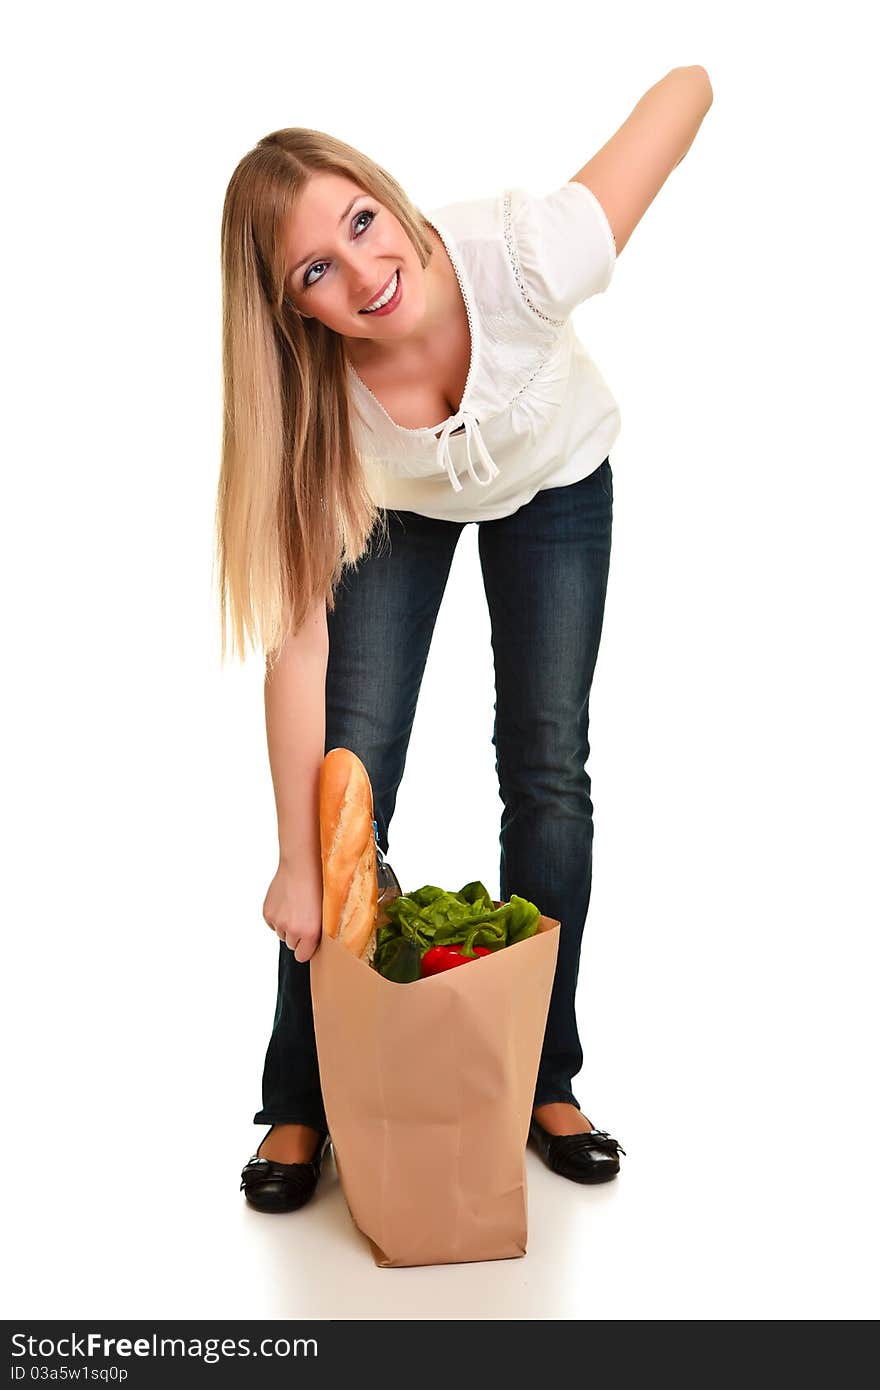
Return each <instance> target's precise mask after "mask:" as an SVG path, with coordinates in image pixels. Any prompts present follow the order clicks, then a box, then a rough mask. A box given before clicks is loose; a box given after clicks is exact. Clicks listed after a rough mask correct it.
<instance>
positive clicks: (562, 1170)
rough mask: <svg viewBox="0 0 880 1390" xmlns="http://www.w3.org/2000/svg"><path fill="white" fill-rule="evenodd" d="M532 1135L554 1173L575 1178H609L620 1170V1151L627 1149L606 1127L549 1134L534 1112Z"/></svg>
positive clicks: (600, 1179) (583, 1180)
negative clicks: (578, 1132)
mask: <svg viewBox="0 0 880 1390" xmlns="http://www.w3.org/2000/svg"><path fill="white" fill-rule="evenodd" d="M529 1139H530V1140H531V1142H532V1143H533V1144H534V1146H535V1148H536V1149H537V1150H538V1153H539V1154H540V1155H541V1157H542V1158H543V1160H544V1162H545V1163H546V1164H547V1167H548V1168H551V1169H552V1170H553V1172H554V1173H559V1174H560V1175H561V1176H562V1177H563V1178H571V1180H572V1182H608V1181H609V1179H610V1178H616V1177H617V1174H618V1173H619V1172H620V1159H619V1158H618V1156H617V1155H618V1154H619V1153H622V1154H625V1153H626V1149H622V1148H621V1147H620V1145H619V1144H618V1142H617V1140H616V1139H612V1138H611V1135H610V1134H608V1133H607V1131H606V1130H604V1129H591V1130H589V1131H588V1132H587V1133H586V1134H550V1133H549V1132H548V1131H547V1130H546V1129H544V1127H543V1126H542V1125H539V1124H538V1121H537V1120H536V1119H535V1117H534V1115H533V1116H532V1122H531V1125H530V1126H529Z"/></svg>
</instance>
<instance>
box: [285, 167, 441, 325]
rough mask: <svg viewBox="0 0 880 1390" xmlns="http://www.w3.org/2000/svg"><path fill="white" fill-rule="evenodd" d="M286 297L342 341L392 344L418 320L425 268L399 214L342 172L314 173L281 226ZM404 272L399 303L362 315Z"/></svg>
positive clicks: (397, 297) (423, 301) (423, 296)
mask: <svg viewBox="0 0 880 1390" xmlns="http://www.w3.org/2000/svg"><path fill="white" fill-rule="evenodd" d="M283 237H284V255H285V261H284V264H285V267H286V272H287V273H286V280H285V286H286V291H287V295H288V297H289V298H290V299H291V300H292V301H293V303H294V304H295V305H296V307H297V308H298V309H299V311H300V313H302V314H303V315H305V316H306V317H309V318H316V319H319V320H320V321H321V323H324V324H326V325H327V327H328V328H332V329H333V331H334V332H336V333H339V334H340V335H341V336H343V337H344V338H363V339H373V340H374V341H376V342H389V343H390V342H395V341H397V340H399V339H402V338H405V337H406V336H407V335H408V334H409V333H411V332H412V331H413V329H414V328H415V327H416V326H417V325H418V324H419V322H420V321H421V319H422V317H423V315H424V313H425V305H426V289H425V272H424V270H423V269H422V266H421V263H420V261H419V258H418V256H417V255H416V251H415V247H414V246H413V244H412V242H411V241H410V239H409V237H408V236H407V234H406V232H405V231H404V229H403V227H402V226H401V224H400V222H398V220H397V218H396V217H395V216H394V214H393V213H392V212H391V211H390V210H389V209H388V208H386V207H385V206H383V204H382V203H380V202H378V201H377V199H375V198H373V197H371V196H370V194H368V193H364V191H363V190H362V189H361V188H360V187H359V185H358V184H356V183H353V182H352V181H351V180H350V179H348V178H344V177H342V176H341V175H339V174H328V173H320V174H313V175H312V176H311V177H310V178H309V180H308V183H307V184H306V185H305V187H304V189H303V191H302V193H301V195H300V198H299V201H298V203H297V206H296V208H295V209H294V210H293V212H292V213H291V214H290V217H289V218H288V222H287V225H286V226H285V227H284V229H283ZM395 271H397V272H399V277H398V278H399V283H398V287H397V290H396V294H395V304H396V307H391V309H390V312H387V311H386V312H385V313H380V314H376V313H368V312H364V311H365V310H366V308H367V306H368V305H370V304H373V303H374V302H375V301H376V300H377V299H379V298H381V297H383V296H384V295H385V294H386V290H387V288H388V287H389V283H390V284H391V287H392V288H393V280H392V277H393V275H394V272H395Z"/></svg>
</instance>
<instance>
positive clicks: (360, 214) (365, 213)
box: [303, 208, 378, 290]
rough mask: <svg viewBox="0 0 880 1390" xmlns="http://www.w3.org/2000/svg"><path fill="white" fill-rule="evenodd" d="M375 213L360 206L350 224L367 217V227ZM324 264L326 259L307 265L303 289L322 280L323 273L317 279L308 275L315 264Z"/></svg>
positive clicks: (360, 233)
mask: <svg viewBox="0 0 880 1390" xmlns="http://www.w3.org/2000/svg"><path fill="white" fill-rule="evenodd" d="M377 215H378V214H377V213H376V212H374V211H373V209H372V208H361V210H360V212H358V213H355V215H354V217H353V218H352V223H351V225H352V226H354V225H355V223H356V222H359V221H360V220H361V218H362V217H368V218H369V219H370V221H369V222H368V223H367V227H369V226H370V224H371V223H372V222H374V221H375V219H376V217H377ZM367 227H364V229H363V230H364V232H365V231H366V230H367ZM357 235H358V236H362V235H363V232H358V233H357ZM326 264H327V262H326V261H314V262H313V264H312V265H310V266H309V268H308V270H307V271H306V273H305V275H304V276H303V289H304V290H310V289H311V288H312V285H317V284H318V283H319V281H320V280H323V278H324V277H323V275H321V276H319V277H318V279H317V280H310V279H309V276H310V275H311V273H312V271H313V270H314V269H315V267H316V266H319V265H326Z"/></svg>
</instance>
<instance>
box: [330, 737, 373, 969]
mask: <svg viewBox="0 0 880 1390" xmlns="http://www.w3.org/2000/svg"><path fill="white" fill-rule="evenodd" d="M319 807H320V821H321V868H322V874H323V887H324V901H323V909H322V922H321V925H322V931H324V932H326V933H327V935H328V936H335V937H336V938H337V940H338V941H339V942H340V943H341V944H342V945H343V946H345V948H346V949H347V950H349V951H351V952H352V954H353V955H355V956H358V957H360V958H361V959H362V960H366V961H367V962H369V960H370V958H371V956H372V952H373V950H375V945H376V919H377V908H378V901H379V884H378V878H377V875H376V840H375V834H374V831H373V789H372V787H371V786H370V779H369V776H368V775H367V769H366V768H365V767H364V765H363V763H362V762H361V760H360V758H358V757H357V755H356V754H354V753H352V752H351V750H350V749H348V748H333V749H331V750H330V752H329V753H328V754H327V755H326V757H325V758H324V761H323V763H322V764H321V774H320V783H319Z"/></svg>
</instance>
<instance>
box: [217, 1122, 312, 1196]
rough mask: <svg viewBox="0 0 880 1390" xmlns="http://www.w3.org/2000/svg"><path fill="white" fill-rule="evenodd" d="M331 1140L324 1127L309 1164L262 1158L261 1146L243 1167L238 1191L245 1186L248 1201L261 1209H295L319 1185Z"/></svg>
mask: <svg viewBox="0 0 880 1390" xmlns="http://www.w3.org/2000/svg"><path fill="white" fill-rule="evenodd" d="M329 1143H330V1135H329V1134H328V1133H327V1132H326V1130H324V1131H322V1132H321V1134H320V1137H319V1139H318V1143H317V1145H316V1147H315V1152H314V1155H313V1156H312V1158H311V1159H310V1160H309V1162H308V1163H276V1162H275V1160H274V1159H273V1158H260V1157H259V1149H258V1151H257V1153H255V1154H254V1156H253V1157H252V1158H249V1159H248V1161H247V1163H246V1164H245V1166H244V1167H243V1168H242V1170H241V1187H239V1192H240V1191H241V1190H242V1188H243V1189H244V1195H245V1197H246V1199H247V1201H248V1202H249V1203H250V1205H251V1206H252V1207H256V1208H257V1210H258V1211H296V1210H297V1208H298V1207H302V1206H305V1204H306V1202H307V1201H308V1200H309V1198H310V1197H311V1196H313V1194H314V1191H315V1188H316V1187H317V1186H318V1178H319V1177H320V1176H321V1164H322V1163H323V1161H324V1155H325V1154H326V1152H327V1146H328V1144H329ZM260 1147H262V1141H261V1144H260Z"/></svg>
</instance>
